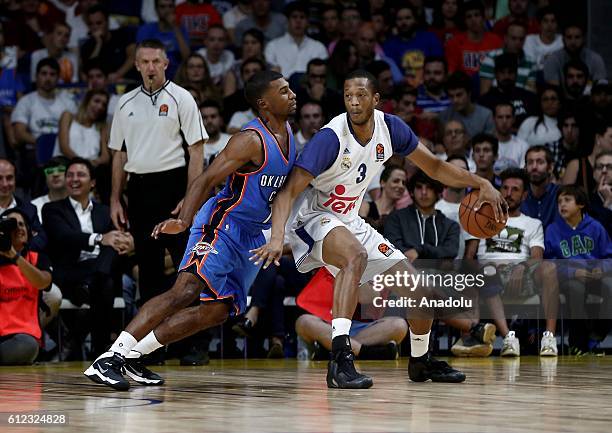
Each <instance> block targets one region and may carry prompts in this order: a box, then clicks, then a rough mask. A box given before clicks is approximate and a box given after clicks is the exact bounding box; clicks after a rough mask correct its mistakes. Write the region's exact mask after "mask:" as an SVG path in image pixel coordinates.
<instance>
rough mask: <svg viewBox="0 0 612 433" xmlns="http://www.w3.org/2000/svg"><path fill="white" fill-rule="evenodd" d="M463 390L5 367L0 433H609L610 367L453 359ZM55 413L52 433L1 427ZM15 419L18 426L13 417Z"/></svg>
mask: <svg viewBox="0 0 612 433" xmlns="http://www.w3.org/2000/svg"><path fill="white" fill-rule="evenodd" d="M450 362H451V363H452V365H453V366H455V367H457V368H461V369H463V370H464V371H465V372H466V374H467V375H468V380H467V381H466V382H465V383H463V384H457V385H455V384H433V383H431V382H430V383H412V382H409V381H408V379H407V370H406V365H407V361H406V360H402V361H397V362H395V361H386V362H378V361H377V362H374V361H371V362H361V363H360V364H359V367H360V368H361V369H362V370H363V371H364V372H367V373H369V374H371V375H372V376H373V378H374V387H373V388H372V389H369V390H363V391H348V390H328V389H327V388H326V386H325V382H324V380H325V371H326V370H325V366H326V364H325V363H323V362H307V361H300V362H298V361H295V360H285V361H264V360H262V361H259V360H248V361H241V360H238V361H212V362H211V364H210V365H208V366H204V367H179V366H178V365H176V364H174V365H173V364H172V363H170V364H169V365H166V366H163V367H156V368H155V370H156V371H158V372H159V373H161V374H163V375H164V377H165V378H166V385H164V386H161V387H142V386H133V387H132V388H131V389H130V391H128V392H116V391H113V390H112V389H110V388H107V387H103V386H100V385H96V384H93V383H92V382H90V381H89V380H88V379H86V378H85V377H84V376H82V374H81V371H82V370H83V369H84V368H85V364H81V363H59V364H43V365H37V366H33V367H0V415H1V416H2V420H1V424H0V432H2V433H4V432H7V433H8V432H17V433H26V432H43V431H52V432H53V431H55V432H60V431H71V432H105V433H106V432H108V433H112V432H128V433H139V432H142V433H156V432H168V433H170V432H172V433H175V432H177V433H182V432H192V431H193V432H493V431H495V432H498V431H499V432H519V431H520V432H536V431H538V432H570V431H571V432H611V431H612V357H607V358H606V357H603V358H598V357H582V358H573V357H561V358H559V359H556V358H553V359H539V358H538V357H522V358H520V359H502V358H497V357H491V358H485V359H456V358H453V359H451V360H450ZM40 411H51V412H48V413H50V414H65V415H67V417H68V418H67V424H68V425H65V426H64V427H59V426H55V427H53V426H47V427H45V426H41V425H38V426H36V425H20V426H19V427H14V425H13V426H10V425H8V424H7V419H8V418H7V416H8V414H15V413H22V414H27V413H32V412H40ZM13 419H14V418H13Z"/></svg>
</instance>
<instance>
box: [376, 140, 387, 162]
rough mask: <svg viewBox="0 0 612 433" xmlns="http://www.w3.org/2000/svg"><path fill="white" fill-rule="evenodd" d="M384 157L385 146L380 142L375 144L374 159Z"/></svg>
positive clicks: (379, 159)
mask: <svg viewBox="0 0 612 433" xmlns="http://www.w3.org/2000/svg"><path fill="white" fill-rule="evenodd" d="M384 159H385V146H383V144H382V143H378V144H377V145H376V161H384Z"/></svg>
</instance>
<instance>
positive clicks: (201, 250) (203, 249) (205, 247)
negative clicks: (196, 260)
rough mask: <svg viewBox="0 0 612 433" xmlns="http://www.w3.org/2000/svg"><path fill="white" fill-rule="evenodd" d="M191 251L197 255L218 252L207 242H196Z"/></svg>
mask: <svg viewBox="0 0 612 433" xmlns="http://www.w3.org/2000/svg"><path fill="white" fill-rule="evenodd" d="M191 252H193V253H196V254H197V255H198V256H203V255H204V254H206V253H213V254H219V251H217V250H215V248H214V247H213V246H212V245H211V244H209V243H208V242H198V243H197V244H195V245H194V247H193V248H192V249H191Z"/></svg>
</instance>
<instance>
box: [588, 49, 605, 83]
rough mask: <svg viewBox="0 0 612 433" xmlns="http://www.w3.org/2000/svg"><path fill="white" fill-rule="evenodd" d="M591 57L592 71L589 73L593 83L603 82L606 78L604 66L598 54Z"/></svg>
mask: <svg viewBox="0 0 612 433" xmlns="http://www.w3.org/2000/svg"><path fill="white" fill-rule="evenodd" d="M593 57H594V58H593V65H592V68H593V70H592V71H591V77H592V79H593V81H598V80H605V79H606V77H607V76H608V75H607V73H606V64H605V63H604V61H603V59H602V58H601V56H600V55H599V54H596V55H595V56H593Z"/></svg>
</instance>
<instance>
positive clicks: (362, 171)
mask: <svg viewBox="0 0 612 433" xmlns="http://www.w3.org/2000/svg"><path fill="white" fill-rule="evenodd" d="M367 168H368V166H367V165H365V164H361V165H360V166H359V167H358V168H357V171H358V172H359V177H357V179H356V180H357V183H361V182H363V180H364V179H365V177H366V170H367Z"/></svg>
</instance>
